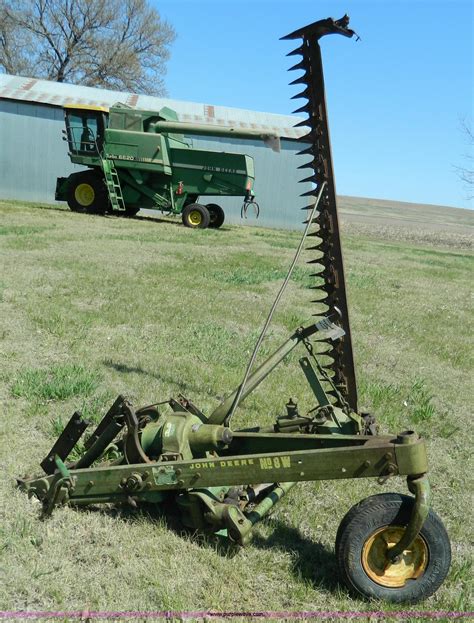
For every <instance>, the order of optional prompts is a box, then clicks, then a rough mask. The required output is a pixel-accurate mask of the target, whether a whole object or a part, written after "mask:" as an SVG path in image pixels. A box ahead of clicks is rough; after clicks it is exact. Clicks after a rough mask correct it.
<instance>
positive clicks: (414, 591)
mask: <svg viewBox="0 0 474 623" xmlns="http://www.w3.org/2000/svg"><path fill="white" fill-rule="evenodd" d="M413 503H414V498H412V497H409V496H407V495H400V494H399V493H381V494H378V495H372V496H370V497H368V498H365V499H364V500H362V501H361V502H359V504H356V505H355V506H353V507H352V508H351V509H350V511H349V512H348V513H347V514H346V516H345V517H344V518H343V520H342V522H341V524H340V526H339V530H338V534H337V536H336V560H337V565H338V568H339V574H340V577H341V579H342V580H343V581H344V583H345V584H346V585H347V586H348V588H349V589H350V590H351V591H352V592H354V593H355V594H357V595H358V596H359V597H360V596H362V597H364V598H366V599H382V600H384V601H387V602H391V603H397V604H398V603H407V604H413V603H417V602H419V601H422V600H424V599H426V598H427V597H429V596H430V595H432V594H433V593H434V592H435V591H436V590H437V589H438V588H439V587H440V586H441V584H442V583H443V581H444V579H445V578H446V575H447V574H448V571H449V567H450V564H451V545H450V542H449V537H448V534H447V532H446V529H445V527H444V525H443V523H442V521H441V519H440V518H439V517H438V515H437V514H436V513H435V512H434V511H432V510H430V512H429V514H428V517H427V519H426V521H425V523H424V525H423V527H422V529H421V532H420V535H421V536H422V538H423V540H424V541H425V544H426V547H427V549H428V564H427V567H426V569H425V571H424V573H423V574H422V575H421V576H420V577H419V578H417V579H416V580H409V581H407V582H406V584H405V586H403V587H400V588H389V587H384V586H381V585H380V584H377V583H376V582H374V581H373V580H372V579H371V578H370V577H369V576H368V575H367V574H366V572H365V570H364V568H363V566H362V561H361V558H362V550H363V547H364V544H365V542H366V541H367V539H368V538H369V537H370V536H371V535H372V534H373V533H374V532H375V531H376V530H378V529H379V528H381V527H383V526H388V525H397V526H406V525H407V523H408V520H409V518H410V514H411V509H412V507H413Z"/></svg>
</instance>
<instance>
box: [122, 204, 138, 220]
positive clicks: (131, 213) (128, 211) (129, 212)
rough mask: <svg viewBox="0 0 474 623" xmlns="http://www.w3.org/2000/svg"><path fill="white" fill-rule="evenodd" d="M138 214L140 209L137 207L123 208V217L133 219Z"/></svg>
mask: <svg viewBox="0 0 474 623" xmlns="http://www.w3.org/2000/svg"><path fill="white" fill-rule="evenodd" d="M139 212H140V208H139V207H137V206H128V205H126V206H125V216H129V217H133V216H136V215H137V214H138V213H139Z"/></svg>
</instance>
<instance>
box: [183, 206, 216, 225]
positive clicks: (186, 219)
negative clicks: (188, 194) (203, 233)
mask: <svg viewBox="0 0 474 623" xmlns="http://www.w3.org/2000/svg"><path fill="white" fill-rule="evenodd" d="M181 217H182V219H183V225H185V226H186V227H191V228H192V229H206V228H207V227H209V223H210V222H211V217H210V215H209V210H208V209H207V208H206V206H203V205H201V204H200V203H190V204H189V205H187V206H186V207H185V208H184V209H183V212H182V215H181Z"/></svg>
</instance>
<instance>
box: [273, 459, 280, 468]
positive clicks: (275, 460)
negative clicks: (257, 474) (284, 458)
mask: <svg viewBox="0 0 474 623" xmlns="http://www.w3.org/2000/svg"><path fill="white" fill-rule="evenodd" d="M273 465H274V466H275V467H276V468H277V469H278V468H279V467H280V459H279V458H278V457H277V456H275V457H274V458H273Z"/></svg>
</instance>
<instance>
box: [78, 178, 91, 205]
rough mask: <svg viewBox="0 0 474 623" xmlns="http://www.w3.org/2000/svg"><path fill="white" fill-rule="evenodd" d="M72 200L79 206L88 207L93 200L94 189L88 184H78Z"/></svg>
mask: <svg viewBox="0 0 474 623" xmlns="http://www.w3.org/2000/svg"><path fill="white" fill-rule="evenodd" d="M74 198H75V200H76V201H77V203H79V204H80V205H81V206H84V207H87V206H90V205H91V204H92V203H93V202H94V199H95V192H94V189H93V188H92V186H91V185H90V184H86V183H83V184H78V185H77V186H76V190H75V191H74Z"/></svg>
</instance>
